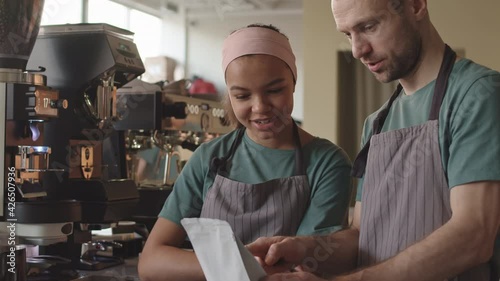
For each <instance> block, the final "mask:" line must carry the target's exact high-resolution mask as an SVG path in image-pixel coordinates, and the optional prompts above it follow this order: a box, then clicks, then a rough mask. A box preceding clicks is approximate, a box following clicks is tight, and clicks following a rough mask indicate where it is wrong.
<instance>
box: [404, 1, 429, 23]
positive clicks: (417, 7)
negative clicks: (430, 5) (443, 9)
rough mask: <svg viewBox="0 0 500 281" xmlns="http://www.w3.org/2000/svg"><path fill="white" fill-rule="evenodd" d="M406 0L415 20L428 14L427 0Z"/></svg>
mask: <svg viewBox="0 0 500 281" xmlns="http://www.w3.org/2000/svg"><path fill="white" fill-rule="evenodd" d="M408 2H409V5H410V9H411V12H412V14H413V15H414V16H415V19H416V20H421V19H423V18H425V17H427V16H428V11H427V0H409V1H408Z"/></svg>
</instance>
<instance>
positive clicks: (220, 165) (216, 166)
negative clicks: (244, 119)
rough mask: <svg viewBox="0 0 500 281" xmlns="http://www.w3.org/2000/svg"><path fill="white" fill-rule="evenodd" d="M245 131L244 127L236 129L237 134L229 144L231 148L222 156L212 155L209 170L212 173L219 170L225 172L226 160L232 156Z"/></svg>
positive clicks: (216, 172)
mask: <svg viewBox="0 0 500 281" xmlns="http://www.w3.org/2000/svg"><path fill="white" fill-rule="evenodd" d="M244 133H245V127H242V128H239V129H238V134H237V135H236V139H235V140H234V141H233V143H232V144H231V148H230V149H229V152H228V153H227V154H226V155H225V156H223V157H220V158H219V157H213V158H212V159H211V160H210V172H212V173H214V174H218V173H219V172H227V167H226V166H227V165H226V164H227V161H228V160H229V159H230V158H231V157H232V156H233V154H234V152H235V151H236V148H237V147H238V145H240V142H241V140H242V139H243V134H244Z"/></svg>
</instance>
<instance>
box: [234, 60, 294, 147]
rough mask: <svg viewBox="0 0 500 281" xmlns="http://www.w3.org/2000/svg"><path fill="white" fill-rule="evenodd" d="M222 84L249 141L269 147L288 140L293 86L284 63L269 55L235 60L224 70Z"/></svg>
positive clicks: (291, 75) (290, 75)
mask: <svg viewBox="0 0 500 281" xmlns="http://www.w3.org/2000/svg"><path fill="white" fill-rule="evenodd" d="M226 85H227V90H228V95H229V101H230V103H231V108H232V110H233V112H234V115H235V117H236V119H237V120H238V121H239V122H240V123H241V124H242V125H243V126H245V127H246V128H247V134H248V136H249V137H250V138H251V139H252V140H253V141H255V142H257V143H259V144H261V145H264V146H267V147H273V148H279V147H280V146H282V145H283V144H284V143H285V142H287V141H289V139H288V137H287V135H286V132H290V130H286V129H289V128H291V124H292V123H291V122H292V118H291V113H292V110H293V92H294V90H295V83H294V81H293V74H292V71H291V70H290V68H289V67H288V65H287V64H286V63H285V62H283V61H282V60H281V59H279V58H276V57H274V56H270V55H248V56H243V57H240V58H237V59H235V60H234V61H232V62H231V63H230V64H229V65H228V67H227V69H226Z"/></svg>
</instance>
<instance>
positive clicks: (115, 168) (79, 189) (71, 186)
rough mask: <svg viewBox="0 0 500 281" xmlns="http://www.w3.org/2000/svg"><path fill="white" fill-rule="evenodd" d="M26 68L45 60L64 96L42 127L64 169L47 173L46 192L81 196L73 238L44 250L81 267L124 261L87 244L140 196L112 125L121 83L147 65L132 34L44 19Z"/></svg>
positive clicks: (54, 162) (127, 213)
mask: <svg viewBox="0 0 500 281" xmlns="http://www.w3.org/2000/svg"><path fill="white" fill-rule="evenodd" d="M28 67H30V68H39V67H43V68H44V69H45V74H46V75H47V77H48V79H47V85H49V86H51V87H53V88H55V89H58V90H59V98H61V99H64V100H65V101H67V108H66V110H64V112H60V114H59V118H58V119H56V120H54V122H47V123H46V124H45V126H44V135H45V138H44V144H45V145H47V146H50V147H51V158H50V161H49V166H50V168H52V169H57V170H60V172H54V173H51V174H47V175H45V176H44V178H43V180H44V182H45V183H47V185H48V190H47V196H48V197H49V198H53V199H54V200H60V201H65V200H76V202H78V204H80V210H81V214H80V217H79V218H78V219H77V220H74V222H75V227H74V229H73V233H72V234H71V235H70V236H69V240H68V242H67V243H66V244H63V245H58V246H59V247H47V248H46V249H44V251H45V253H46V254H59V255H62V256H65V257H67V258H70V259H71V260H72V263H73V265H74V266H75V267H77V268H82V269H90V270H97V269H102V268H105V267H108V266H113V265H115V264H117V263H120V262H121V261H120V260H111V259H108V260H102V261H96V260H86V259H85V257H88V256H89V255H86V254H85V253H83V254H82V245H84V244H85V243H87V244H85V245H86V246H88V245H89V244H88V243H89V242H90V241H91V240H92V236H91V231H92V230H94V229H96V228H99V227H101V226H102V225H106V224H110V223H113V222H118V221H120V220H123V219H127V218H129V217H131V216H132V213H133V210H134V209H135V206H136V204H137V202H138V200H139V195H138V192H137V186H136V185H135V183H134V181H133V180H130V179H127V169H126V161H125V137H124V132H123V131H118V130H115V129H114V127H113V123H114V122H116V121H117V120H118V115H117V112H116V103H117V99H116V91H117V89H118V88H120V87H122V86H123V85H125V84H127V83H128V82H130V81H131V80H133V79H135V78H136V77H138V76H139V75H140V74H142V73H143V72H144V66H143V63H142V60H141V58H140V56H139V53H138V50H137V47H136V45H135V44H134V42H133V33H132V32H130V31H127V30H124V29H120V28H117V27H114V26H111V25H108V24H67V25H52V26H42V27H40V31H39V35H38V38H37V40H36V44H35V45H34V47H33V52H32V55H31V57H30V59H29V61H28ZM92 258H93V259H94V255H92Z"/></svg>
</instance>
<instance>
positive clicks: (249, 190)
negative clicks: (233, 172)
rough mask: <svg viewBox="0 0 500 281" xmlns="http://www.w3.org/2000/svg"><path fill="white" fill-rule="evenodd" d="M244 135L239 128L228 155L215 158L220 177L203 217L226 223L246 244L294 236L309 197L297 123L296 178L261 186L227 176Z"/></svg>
mask: <svg viewBox="0 0 500 281" xmlns="http://www.w3.org/2000/svg"><path fill="white" fill-rule="evenodd" d="M244 133H245V129H244V128H241V129H239V132H238V136H237V137H236V139H235V141H234V142H233V144H232V146H231V149H230V151H229V153H228V155H226V156H225V157H222V158H214V159H212V163H211V170H212V172H216V173H217V175H216V177H215V180H214V184H213V185H212V187H210V189H209V190H208V192H207V194H206V196H205V200H204V202H203V207H202V210H201V215H200V217H202V218H215V219H221V220H225V221H227V222H228V223H229V224H230V225H231V227H232V229H233V232H234V233H235V234H236V236H237V237H238V238H239V239H240V240H241V241H242V242H243V243H244V244H247V243H250V242H252V241H254V240H255V239H257V238H259V237H263V236H274V235H295V233H296V232H297V229H298V228H299V226H300V223H301V221H302V217H303V216H304V213H305V211H306V209H307V207H308V206H309V197H310V188H309V182H308V179H307V175H306V172H305V168H304V162H303V155H302V147H301V143H300V138H299V134H298V129H297V125H295V123H294V139H295V144H296V149H295V176H292V177H288V178H279V179H273V180H270V181H266V182H263V183H259V184H248V183H243V182H238V181H235V180H231V179H229V178H228V177H227V176H228V171H226V167H227V164H228V162H229V161H231V157H232V155H233V154H234V152H235V150H236V148H237V147H238V145H239V143H240V142H241V139H242V138H243V134H244ZM239 165H245V163H239Z"/></svg>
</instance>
